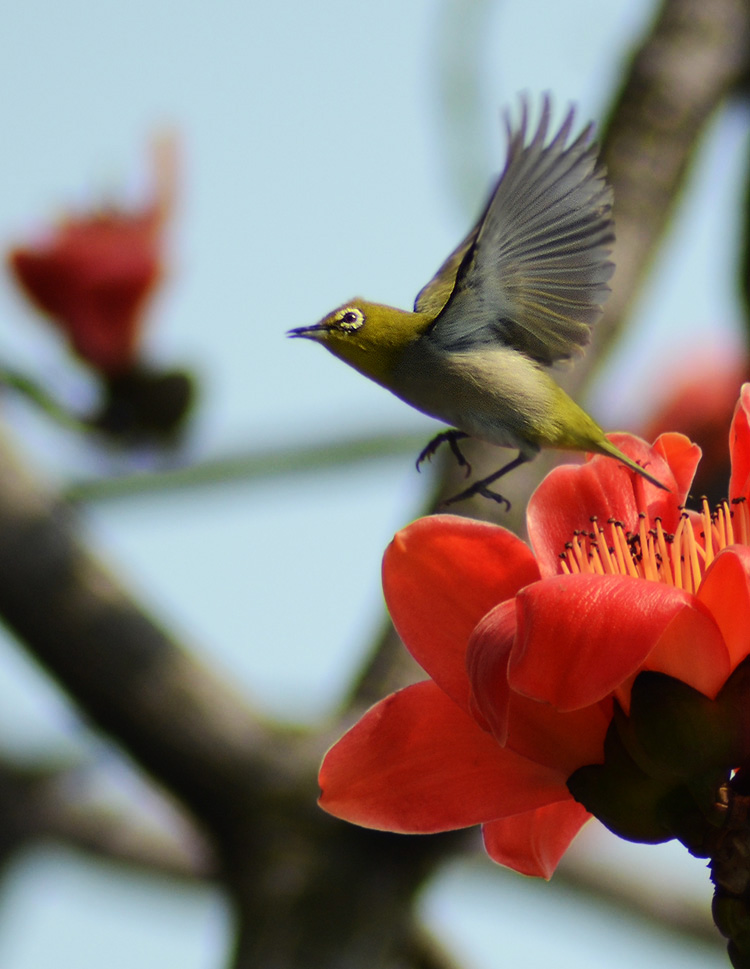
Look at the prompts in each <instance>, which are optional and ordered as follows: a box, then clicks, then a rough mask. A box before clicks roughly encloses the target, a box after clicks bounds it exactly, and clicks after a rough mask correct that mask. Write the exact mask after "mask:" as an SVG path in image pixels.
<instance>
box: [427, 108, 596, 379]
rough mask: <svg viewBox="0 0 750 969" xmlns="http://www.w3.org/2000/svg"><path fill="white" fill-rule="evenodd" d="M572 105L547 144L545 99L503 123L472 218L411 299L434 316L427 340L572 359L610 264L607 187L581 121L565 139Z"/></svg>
mask: <svg viewBox="0 0 750 969" xmlns="http://www.w3.org/2000/svg"><path fill="white" fill-rule="evenodd" d="M573 122H574V112H573V110H572V109H571V110H570V111H569V112H568V114H567V115H566V117H565V120H564V121H563V123H562V125H561V127H560V128H559V130H558V131H557V133H556V134H554V135H553V136H552V137H551V138H550V139H549V141H548V140H547V138H548V132H549V126H550V100H549V97H547V96H545V98H544V100H543V102H542V112H541V118H540V120H539V124H538V126H537V128H536V131H535V132H534V133H533V135H532V136H531V137H529V136H528V129H529V111H528V105H527V102H526V101H525V100H524V101H522V105H521V120H520V123H519V124H518V126H517V128H515V129H514V128H513V127H512V126H511V124H510V122H509V120H508V119H507V118H506V124H507V127H508V156H507V160H506V164H505V169H504V171H503V174H502V175H501V177H500V179H499V181H498V182H497V184H496V186H495V188H494V191H493V192H492V195H491V197H490V200H489V202H488V204H487V207H486V209H485V211H484V213H483V215H482V217H481V218H480V220H479V222H478V223H477V225H476V226H475V227H474V229H472V231H471V232H470V233H469V235H468V236H467V237H466V238H465V239H464V240H463V242H462V243H461V245H460V246H458V248H457V249H456V250H455V251H454V252H453V253H452V254H451V255H450V256H449V257H448V259H447V260H446V261H445V263H444V264H443V266H441V268H440V270H439V272H438V274H437V275H436V276H435V278H434V279H432V280H431V281H430V282H429V283H428V284H427V286H425V287H424V289H423V290H422V291H421V292H420V294H419V296H418V297H417V302H416V309H417V310H421V311H423V312H435V313H437V314H438V316H437V318H436V320H435V322H434V324H433V326H432V328H431V330H430V331H429V337H430V339H432V340H434V341H435V342H437V343H438V344H439V345H440V346H442V347H444V348H445V349H452V350H462V349H476V347H478V346H481V345H482V344H485V343H501V344H504V345H506V346H510V347H513V348H515V349H517V350H520V351H521V352H523V353H525V354H527V355H528V356H530V357H532V358H533V359H535V360H538V361H539V362H540V363H543V364H545V365H551V364H553V363H555V362H556V361H558V360H563V359H566V358H568V357H571V356H573V354H574V353H575V352H577V351H578V350H580V349H581V348H582V347H584V346H585V345H586V344H587V343H588V341H589V338H590V328H591V326H593V325H594V324H595V323H596V321H597V320H598V318H599V316H600V315H601V306H602V303H603V302H604V300H605V299H606V298H607V295H608V293H609V287H608V286H607V282H608V280H609V279H610V277H611V275H612V272H613V270H614V266H613V264H612V262H611V261H610V259H609V254H610V251H611V248H612V245H613V242H614V229H613V222H612V214H611V210H612V193H611V189H610V187H609V185H608V184H607V182H606V180H605V176H604V170H603V168H602V167H601V166H600V165H599V164H598V162H597V151H596V146H595V145H594V144H593V143H592V141H591V138H592V132H593V127H592V126H591V125H589V126H587V127H586V128H585V129H584V130H583V131H582V132H581V134H580V135H579V136H578V137H577V138H576V139H575V140H574V141H572V142H571V143H570V144H568V141H569V139H570V135H571V131H572V129H573Z"/></svg>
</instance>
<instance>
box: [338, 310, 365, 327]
mask: <svg viewBox="0 0 750 969" xmlns="http://www.w3.org/2000/svg"><path fill="white" fill-rule="evenodd" d="M364 322H365V315H364V313H363V312H362V310H360V309H357V307H356V306H347V307H346V309H343V310H342V311H341V312H340V313H339V315H338V316H337V317H336V326H337V327H339V328H340V329H342V330H358V329H359V328H360V326H362V324H363V323H364Z"/></svg>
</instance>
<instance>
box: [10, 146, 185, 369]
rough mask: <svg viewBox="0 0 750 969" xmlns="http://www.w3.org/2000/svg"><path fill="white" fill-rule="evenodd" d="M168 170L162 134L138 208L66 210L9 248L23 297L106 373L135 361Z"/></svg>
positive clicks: (158, 273) (157, 252) (168, 193)
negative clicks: (148, 194) (146, 197)
mask: <svg viewBox="0 0 750 969" xmlns="http://www.w3.org/2000/svg"><path fill="white" fill-rule="evenodd" d="M175 169H176V163H175V151H174V142H173V140H172V139H163V140H161V141H159V142H157V143H156V145H155V151H154V190H153V198H152V199H151V201H149V202H148V203H147V204H146V205H144V206H143V207H142V208H141V209H140V210H132V211H128V210H125V209H121V208H116V207H113V206H112V207H102V208H100V209H98V210H95V211H92V212H90V213H88V214H84V215H75V216H73V215H71V216H68V217H66V218H65V219H64V220H63V221H62V222H61V223H60V225H59V226H58V227H57V228H56V229H55V230H53V231H52V232H50V233H49V234H48V235H47V236H46V237H45V238H43V239H40V240H39V242H37V243H36V244H32V245H29V246H20V247H17V248H15V249H12V250H11V251H10V253H9V254H8V262H9V265H10V268H11V270H12V272H13V274H14V275H15V278H16V279H17V281H18V283H19V284H20V286H21V288H22V289H23V290H24V292H25V293H26V295H27V296H28V297H29V299H30V300H31V301H32V302H33V303H35V304H36V306H37V307H38V308H39V309H41V310H42V311H43V312H45V313H46V314H47V315H48V316H49V317H50V318H51V319H52V320H53V321H54V322H55V323H56V324H57V325H58V326H59V327H60V328H61V329H62V330H63V331H64V332H65V333H66V334H67V336H68V338H69V340H70V342H71V343H72V345H73V347H74V349H75V351H76V353H77V354H78V355H79V356H80V357H81V358H82V359H83V360H85V361H86V362H87V363H88V364H89V365H90V366H92V367H93V368H94V369H96V370H98V371H100V372H101V373H103V374H104V375H106V376H114V375H118V374H122V373H126V372H127V371H128V370H130V369H131V368H132V367H133V365H134V363H135V362H136V358H137V354H138V340H139V336H140V328H141V323H142V320H143V316H144V313H145V309H146V304H147V302H148V299H149V297H150V296H151V295H152V293H153V291H154V289H155V287H156V285H157V283H158V282H159V281H160V279H161V277H162V272H163V266H162V257H161V250H162V236H163V230H164V223H165V220H166V219H167V217H168V216H169V214H170V212H171V208H172V201H173V194H174V182H175Z"/></svg>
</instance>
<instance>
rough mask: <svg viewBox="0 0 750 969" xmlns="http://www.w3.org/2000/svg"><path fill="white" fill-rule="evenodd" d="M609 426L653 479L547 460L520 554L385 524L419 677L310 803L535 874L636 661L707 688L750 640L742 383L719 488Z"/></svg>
mask: <svg viewBox="0 0 750 969" xmlns="http://www.w3.org/2000/svg"><path fill="white" fill-rule="evenodd" d="M613 440H614V441H615V443H616V444H617V445H618V447H621V448H622V449H623V450H624V451H625V452H626V453H627V454H629V455H630V456H631V457H632V458H634V459H635V460H636V461H638V462H639V463H640V464H642V465H644V466H648V467H649V470H650V471H652V472H653V474H654V475H655V476H656V477H657V478H659V479H660V480H661V481H663V482H664V483H665V484H667V485H668V486H669V487H670V489H671V491H669V492H666V491H660V490H659V489H657V488H654V487H653V486H651V485H650V484H648V483H647V482H645V481H644V480H643V479H642V478H640V477H638V476H635V475H633V474H632V473H631V472H629V471H627V470H626V469H624V468H623V467H622V466H620V465H618V464H617V463H616V462H614V461H612V460H610V459H608V458H603V457H595V458H593V459H592V460H590V461H589V462H588V463H587V464H585V465H579V466H564V467H559V468H557V469H555V470H554V471H552V472H551V474H550V475H548V477H547V478H546V479H545V481H544V482H543V483H542V484H541V485H540V487H539V488H538V489H537V491H536V492H535V494H534V495H533V496H532V498H531V501H530V503H529V508H528V513H527V521H528V531H529V536H530V540H531V546H532V548H533V552H532V549H531V548H529V546H527V545H526V544H525V543H524V542H522V541H521V540H520V539H519V538H517V537H516V536H515V535H513V534H511V533H510V532H508V531H506V530H505V529H503V528H500V527H498V526H494V525H489V524H485V523H480V522H475V521H469V520H466V519H462V518H456V517H453V516H449V515H444V516H442V515H441V516H434V517H431V518H424V519H421V520H419V521H416V522H414V523H413V524H412V525H410V526H408V527H407V528H405V529H404V530H403V531H402V532H400V533H399V534H398V535H396V537H395V539H394V541H393V542H392V544H391V545H390V546H389V548H388V550H387V551H386V554H385V559H384V565H383V586H384V591H385V597H386V601H387V603H388V607H389V610H390V613H391V616H392V617H393V621H394V624H395V626H396V629H397V630H398V632H399V634H400V636H401V637H402V639H403V641H404V643H405V644H406V646H407V648H408V649H409V650H410V652H411V653H412V654H413V656H414V657H415V658H416V659H417V661H418V662H419V663H420V664H421V665H422V667H423V668H424V669H425V670H426V672H427V673H428V674H429V675H430V677H431V679H429V680H426V681H424V682H422V683H418V684H416V685H414V686H410V687H406V688H405V689H403V690H401V691H399V692H397V693H394V694H392V695H391V696H389V697H386V698H385V699H384V700H382V701H381V702H380V703H378V704H376V705H375V706H374V707H373V708H372V709H371V710H369V711H368V712H367V713H366V714H365V715H364V717H363V718H362V719H361V720H360V721H359V722H358V723H357V724H355V726H354V727H352V728H351V730H349V732H348V733H347V734H345V735H344V737H342V739H341V740H339V741H338V743H336V744H335V745H334V746H333V747H332V748H331V749H330V750H329V752H328V754H327V755H326V757H325V759H324V762H323V765H322V767H321V772H320V783H321V788H322V795H321V800H320V803H321V806H322V807H323V808H324V809H325V810H327V811H329V812H330V813H332V814H334V815H336V816H338V817H341V818H345V819H347V820H349V821H353V822H355V823H358V824H361V825H364V826H367V827H373V828H380V829H384V830H391V831H400V832H405V833H421V832H436V831H443V830H448V829H451V828H457V827H465V826H469V825H474V824H482V825H483V834H484V842H485V847H486V849H487V851H488V853H489V854H490V855H491V856H492V857H493V858H494V859H495V860H496V861H498V862H500V863H502V864H504V865H508V866H510V867H512V868H515V869H516V870H518V871H520V872H523V873H525V874H530V875H542V876H545V877H549V876H550V875H551V874H552V872H553V870H554V868H555V866H556V865H557V863H558V861H559V859H560V857H561V856H562V854H563V853H564V851H565V849H566V848H567V847H568V845H569V843H570V841H571V840H572V838H573V837H574V836H575V834H576V833H577V831H578V830H579V828H580V827H581V825H582V824H583V823H584V822H585V821H586V820H587V819H588V818H589V816H590V815H589V814H588V813H587V812H586V810H585V809H584V808H583V807H582V806H581V805H580V804H579V803H577V802H576V801H575V800H574V799H573V797H572V796H571V794H570V792H569V790H568V787H567V784H566V781H567V779H568V778H569V777H570V775H571V774H572V773H573V772H574V771H576V770H578V768H580V767H583V766H584V765H591V764H598V763H601V762H602V761H603V759H604V741H605V734H606V733H607V730H608V728H609V727H610V724H611V722H612V717H613V709H614V701H615V700H616V701H617V702H618V703H619V705H620V706H621V707H622V709H623V710H624V711H625V712H626V713H627V711H628V707H629V701H630V691H631V687H632V685H633V681H634V680H635V678H636V676H637V675H638V674H639V673H640V672H641V671H643V670H655V671H659V672H661V673H665V674H668V675H669V676H671V677H674V678H677V679H679V680H681V681H682V682H683V683H686V684H688V685H689V686H691V687H693V688H695V689H696V690H698V691H700V692H701V693H703V694H704V695H705V696H707V697H710V698H714V697H715V696H716V694H717V693H718V691H719V690H720V689H721V687H722V685H723V684H724V683H725V681H726V680H727V678H728V676H729V674H730V673H731V672H732V670H734V669H735V668H736V666H737V665H738V664H739V663H740V662H741V660H743V659H744V658H745V657H746V656H748V654H750V621H749V620H750V547H748V546H749V543H750V520H749V518H748V511H747V503H746V499H747V497H748V493H749V492H750V385H745V386H744V387H743V389H742V394H741V398H740V401H739V403H738V405H737V408H736V411H735V416H734V420H733V423H732V431H731V437H730V450H731V455H732V477H731V482H730V489H729V497H730V501H732V502H734V504H733V505H732V509H733V513H732V512H730V507H729V505H728V504H727V503H726V502H725V503H724V504H723V505H722V506H721V507H720V508H719V509H718V511H717V512H716V513H715V514H714V515H711V514H710V513H709V510H708V507H707V505H705V504H704V510H703V513H702V514H698V513H697V512H686V511H684V509H683V507H682V506H683V503H684V500H685V497H686V495H687V491H688V489H689V487H690V482H691V480H692V477H693V474H694V471H695V468H696V466H697V463H698V460H699V457H700V451H699V449H698V448H697V447H696V446H695V445H693V444H691V443H690V441H689V440H688V439H687V438H685V437H683V436H682V435H679V434H664V435H662V436H661V437H660V438H659V439H658V440H657V441H656V442H655V444H654V445H653V446H652V447H650V446H648V445H646V444H645V443H644V442H643V441H641V440H639V439H637V438H634V437H631V436H630V435H624V434H622V435H614V436H613Z"/></svg>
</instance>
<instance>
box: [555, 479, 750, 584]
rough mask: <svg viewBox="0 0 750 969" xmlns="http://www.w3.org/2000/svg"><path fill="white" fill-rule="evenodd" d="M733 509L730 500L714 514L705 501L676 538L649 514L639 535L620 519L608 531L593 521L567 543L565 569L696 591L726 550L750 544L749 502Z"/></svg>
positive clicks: (681, 525)
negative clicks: (715, 560) (586, 528)
mask: <svg viewBox="0 0 750 969" xmlns="http://www.w3.org/2000/svg"><path fill="white" fill-rule="evenodd" d="M732 505H733V506H734V508H730V505H729V503H728V502H727V501H724V502H722V503H721V504H720V505H719V506H718V507H717V508H716V509H715V510H714V511H713V512H712V511H711V509H710V508H709V505H708V501H707V500H706V499H705V498H704V499H703V500H702V507H701V511H700V512H688V511H685V510H684V509H683V510H682V514H681V516H680V520H679V522H678V525H677V528H676V530H675V533H674V535H670V534H669V533H667V532H665V531H664V527H663V525H662V521H661V518H656V519H655V520H654V523H653V526H650V524H649V519H648V516H647V515H646V514H645V513H643V512H642V513H641V514H640V516H639V522H638V530H637V531H636V532H629V531H626V529H625V526H624V525H623V523H622V522H620V521H617V520H616V519H614V518H610V520H609V521H608V522H607V529H606V530H605V528H603V527H602V526H601V525H600V524H599V522H598V520H597V518H596V517H593V518H592V519H591V524H592V526H593V528H592V530H591V531H589V532H586V531H583V530H581V531H576V532H575V533H574V535H573V539H572V541H570V542H568V543H566V546H565V551H564V552H563V553H562V555H561V556H560V568H561V570H562V571H563V572H564V573H566V574H568V575H570V574H593V575H627V576H631V577H632V578H639V579H647V580H648V581H650V582H663V583H664V584H665V585H672V586H677V587H678V588H681V589H685V590H686V591H687V592H695V591H696V590H697V589H698V588H699V586H700V584H701V582H702V581H703V577H704V575H705V573H706V569H707V568H708V567H709V566H710V565H711V563H712V562H713V560H714V559H715V558H716V556H717V554H718V553H719V552H720V551H721V550H722V549H724V548H727V546H729V545H733V544H734V543H735V542H737V541H738V540H739V541H741V542H743V543H744V544H747V541H748V537H749V536H750V514H748V509H747V506H746V503H745V502H743V501H737V500H735V501H733V502H732ZM701 528H702V530H701Z"/></svg>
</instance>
